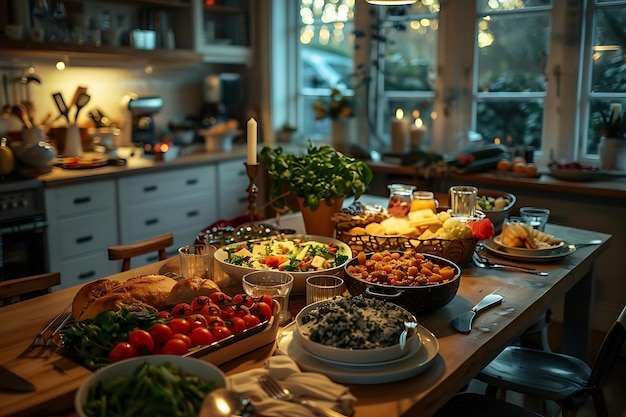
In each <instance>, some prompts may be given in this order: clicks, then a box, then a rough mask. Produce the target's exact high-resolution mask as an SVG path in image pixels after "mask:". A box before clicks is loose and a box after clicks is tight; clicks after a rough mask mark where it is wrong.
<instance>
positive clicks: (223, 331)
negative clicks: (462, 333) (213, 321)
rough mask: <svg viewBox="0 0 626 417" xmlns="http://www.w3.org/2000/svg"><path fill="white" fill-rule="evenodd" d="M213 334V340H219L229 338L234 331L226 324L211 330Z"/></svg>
mask: <svg viewBox="0 0 626 417" xmlns="http://www.w3.org/2000/svg"><path fill="white" fill-rule="evenodd" d="M211 334H212V335H213V340H215V341H216V342H217V341H218V340H222V339H225V338H227V337H228V336H231V335H232V334H233V332H231V331H230V329H229V328H228V327H226V326H217V327H215V328H214V329H213V330H211Z"/></svg>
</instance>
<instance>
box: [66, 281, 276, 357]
mask: <svg viewBox="0 0 626 417" xmlns="http://www.w3.org/2000/svg"><path fill="white" fill-rule="evenodd" d="M278 311H279V306H278V303H277V302H275V301H274V300H272V298H270V297H267V296H264V297H260V298H252V297H250V296H249V295H247V294H237V295H235V296H232V297H231V296H229V295H227V294H225V293H223V292H216V293H213V294H212V295H211V296H208V297H207V296H198V297H196V298H194V299H193V300H191V301H190V302H189V303H180V304H177V305H175V306H174V307H173V308H171V309H168V310H164V311H160V312H158V313H157V314H155V313H147V312H133V311H126V310H120V311H107V312H103V313H101V314H100V315H98V316H97V317H96V318H95V319H94V320H85V321H81V322H74V323H70V324H68V325H66V326H65V327H64V329H63V330H62V331H61V332H60V333H59V337H58V340H56V343H57V344H58V345H59V346H60V347H62V348H63V350H64V351H65V352H66V353H68V354H69V355H70V356H71V357H72V358H73V359H75V360H76V361H78V362H79V363H81V364H82V365H83V366H85V367H87V368H89V369H98V368H100V367H102V366H106V365H108V364H110V363H114V362H118V361H120V360H124V359H128V358H131V357H135V356H139V355H150V354H173V355H181V356H193V357H202V358H203V359H205V360H207V361H209V362H211V363H213V364H215V365H219V364H221V363H224V362H226V361H228V360H231V359H234V358H236V357H238V356H241V355H243V354H245V353H247V352H249V351H251V350H253V349H256V348H258V347H260V346H263V345H266V344H269V343H271V342H273V341H274V340H275V337H276V333H277V331H278V320H277V319H276V317H275V316H276V314H278ZM226 346H228V349H224V348H225V347H226Z"/></svg>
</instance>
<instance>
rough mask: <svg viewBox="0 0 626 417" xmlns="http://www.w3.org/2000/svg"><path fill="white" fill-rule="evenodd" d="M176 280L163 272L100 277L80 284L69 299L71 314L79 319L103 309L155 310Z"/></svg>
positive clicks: (90, 317) (89, 317)
mask: <svg viewBox="0 0 626 417" xmlns="http://www.w3.org/2000/svg"><path fill="white" fill-rule="evenodd" d="M174 285H176V281H175V280H173V279H172V278H170V277H167V276H164V275H156V274H155V275H142V276H138V277H134V278H130V279H128V280H127V281H122V282H120V281H113V280H109V279H100V280H96V281H93V282H90V283H87V284H85V285H83V287H82V288H81V289H80V290H79V291H78V292H77V293H76V296H75V297H74V301H73V302H72V316H73V317H74V320H76V321H81V320H87V319H94V318H95V317H96V316H97V315H98V314H99V313H101V312H103V311H109V310H113V311H118V310H120V309H121V308H122V307H124V308H126V309H128V310H131V311H155V312H156V311H159V310H162V309H164V308H165V301H166V299H167V297H168V296H169V294H170V292H171V291H172V288H173V287H174Z"/></svg>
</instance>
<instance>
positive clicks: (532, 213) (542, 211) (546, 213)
mask: <svg viewBox="0 0 626 417" xmlns="http://www.w3.org/2000/svg"><path fill="white" fill-rule="evenodd" d="M519 214H520V216H522V219H524V223H526V224H529V225H530V226H532V227H533V229H537V230H540V231H542V232H543V231H544V230H545V229H546V224H547V223H548V218H549V217H550V210H549V209H547V208H542V207H522V208H520V209H519Z"/></svg>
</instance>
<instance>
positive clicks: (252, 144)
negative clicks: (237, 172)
mask: <svg viewBox="0 0 626 417" xmlns="http://www.w3.org/2000/svg"><path fill="white" fill-rule="evenodd" d="M256 134H257V123H256V120H254V118H253V117H251V118H250V120H248V164H250V165H254V164H256V163H257V162H256Z"/></svg>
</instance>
